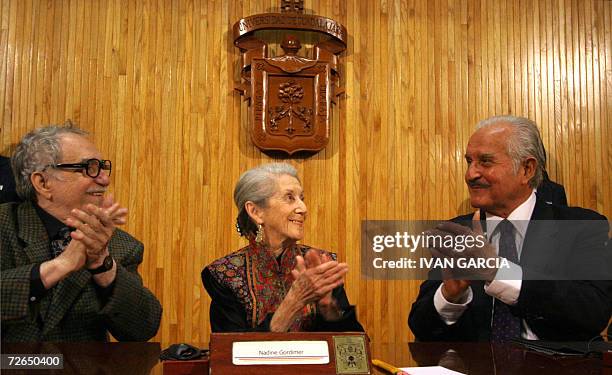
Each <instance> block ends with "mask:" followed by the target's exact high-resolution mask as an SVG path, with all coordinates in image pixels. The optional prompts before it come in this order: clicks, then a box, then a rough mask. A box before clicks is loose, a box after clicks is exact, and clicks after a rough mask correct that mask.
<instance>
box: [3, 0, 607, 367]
mask: <svg viewBox="0 0 612 375" xmlns="http://www.w3.org/2000/svg"><path fill="white" fill-rule="evenodd" d="M277 6H278V4H277V1H275V0H267V1H244V2H221V1H207V2H203V1H195V0H177V1H171V0H162V1H153V0H147V1H142V2H127V3H125V2H122V1H120V0H99V1H95V2H92V1H84V0H65V1H64V0H61V1H53V0H25V1H18V0H2V1H0V12H1V13H0V121H1V123H0V152H2V153H3V154H8V153H10V152H12V150H13V148H14V144H15V143H16V142H17V141H18V140H19V138H20V137H21V136H22V135H23V134H24V133H26V132H27V131H29V130H30V129H33V128H34V127H36V126H37V125H40V124H45V123H52V122H55V123H57V122H60V123H61V122H63V121H64V120H65V119H67V118H71V119H73V120H75V121H76V122H78V123H79V124H81V126H82V127H83V128H85V129H86V130H88V131H90V132H92V134H93V136H94V138H95V141H96V143H97V145H98V146H99V148H100V149H101V150H102V151H103V153H104V154H105V155H107V156H108V157H109V158H111V159H112V160H113V163H114V165H113V176H112V177H113V184H112V189H111V190H112V192H113V193H114V194H115V196H116V197H117V200H119V201H120V202H122V203H123V204H124V205H126V206H127V207H128V208H129V210H130V213H129V222H128V224H127V225H126V228H125V229H126V230H128V231H129V232H130V233H132V234H134V235H135V236H136V237H137V238H139V239H141V240H142V241H143V242H144V244H145V256H144V259H143V264H142V266H141V267H140V272H141V275H142V277H143V280H144V282H145V284H146V285H147V286H148V287H149V288H151V290H153V291H154V292H155V294H156V295H157V296H158V297H159V298H160V300H161V301H162V304H163V305H164V315H163V320H162V327H161V329H160V331H159V333H158V335H157V336H156V337H155V340H158V341H161V342H162V345H163V346H165V345H168V344H170V343H173V342H179V341H188V342H192V343H198V344H204V343H206V342H207V341H208V332H209V330H210V324H209V322H208V308H209V304H210V300H209V298H208V296H207V294H206V292H205V291H204V289H203V287H202V285H201V281H200V271H201V269H202V267H203V266H205V265H206V264H208V263H209V262H211V261H212V260H214V259H216V258H218V257H220V256H222V255H224V254H227V253H228V252H230V251H233V250H235V249H237V248H239V247H241V246H243V245H244V244H245V241H244V240H243V239H240V238H239V237H238V236H237V234H236V233H235V230H234V220H235V215H236V209H235V208H234V206H233V201H232V196H231V192H232V189H233V185H234V183H235V181H236V180H237V178H238V176H239V175H240V173H241V172H243V171H244V170H246V169H247V168H250V167H252V166H255V165H258V164H260V163H262V162H265V161H269V160H286V161H288V162H290V163H292V164H293V165H295V166H296V167H297V169H298V171H299V173H300V176H301V177H302V181H303V184H304V189H305V194H306V197H307V204H308V207H309V220H308V223H309V225H308V226H307V229H306V238H305V241H304V242H305V243H308V244H311V245H314V246H318V247H322V248H326V249H330V250H332V251H335V252H337V253H338V256H339V259H340V260H343V261H346V262H347V263H348V264H349V266H350V268H351V272H350V273H349V275H348V277H347V281H346V285H347V292H348V295H349V297H350V299H351V301H353V302H354V303H355V304H356V305H357V307H358V311H359V317H360V320H361V321H362V322H363V323H364V326H365V327H366V328H367V330H368V333H369V334H370V337H372V339H373V340H374V342H375V343H377V345H379V344H380V345H384V343H385V342H400V341H404V342H406V341H410V340H412V339H413V336H412V334H411V333H410V331H409V329H408V327H407V325H406V318H407V313H408V311H409V308H410V304H411V303H412V301H413V300H414V299H415V298H416V296H417V293H418V285H419V281H375V280H366V279H363V278H362V277H361V274H360V273H361V272H360V270H361V269H360V266H361V263H360V262H361V261H360V226H361V221H362V220H367V219H370V220H374V219H404V220H416V219H430V218H433V219H442V218H448V217H452V216H455V215H456V214H460V213H465V212H469V211H471V208H470V206H469V201H468V194H467V189H466V187H465V183H464V181H463V174H464V170H465V162H464V160H463V152H464V150H465V145H466V143H467V140H468V138H469V136H470V134H471V133H472V131H473V127H474V125H475V124H476V122H478V120H480V119H482V118H485V117H488V116H490V115H494V114H501V113H513V114H517V115H522V116H528V117H530V118H532V119H534V120H536V121H537V122H538V124H539V126H540V129H541V132H542V136H543V140H544V143H545V145H546V147H547V151H548V159H549V160H548V169H549V172H550V175H551V177H552V178H553V180H556V181H558V182H560V183H563V184H564V185H565V187H566V190H567V193H568V198H569V200H570V203H571V204H573V205H582V206H585V207H589V208H593V209H596V210H598V211H600V212H602V213H604V214H606V215H608V216H610V215H611V214H612V192H611V191H610V189H611V188H610V174H609V171H610V170H611V169H612V168H611V167H612V151H611V150H610V146H609V144H610V143H611V141H610V137H611V132H610V119H611V118H612V36H611V32H612V31H611V29H612V28H611V27H610V26H609V25H611V24H612V3H611V2H609V1H602V0H588V1H578V0H517V1H512V0H492V1H483V0H436V1H425V0H405V1H391V2H371V1H357V0H348V1H341V0H313V1H308V0H307V1H306V2H305V8H306V9H307V11H308V12H314V13H317V14H321V15H324V16H328V17H332V18H334V19H336V20H339V21H340V22H342V23H343V24H345V25H346V26H347V28H348V30H349V40H348V48H347V51H346V52H345V53H344V55H343V57H342V59H343V63H342V66H341V74H342V80H343V82H344V83H345V85H346V95H345V96H344V97H343V98H342V99H340V100H339V102H338V105H336V106H335V107H334V113H333V116H334V124H333V127H332V134H331V138H330V142H329V145H328V146H327V148H326V149H325V150H323V151H322V152H320V153H318V154H316V155H313V156H310V157H298V158H294V159H291V158H283V157H280V156H278V155H266V154H263V153H261V152H260V151H259V150H258V149H257V148H256V147H254V146H253V144H252V143H251V141H250V137H249V135H248V132H247V124H246V119H247V117H248V111H247V109H246V105H245V104H244V103H243V102H242V99H241V97H240V96H239V95H237V94H236V93H235V92H234V90H233V84H234V81H235V80H237V79H238V78H239V74H238V68H239V64H240V62H239V59H240V57H239V54H238V51H237V49H236V48H235V47H234V46H233V43H232V40H231V26H232V25H233V23H234V22H235V21H236V20H238V19H239V18H241V17H244V16H247V15H252V14H255V13H262V12H268V11H271V10H272V9H274V8H276V7H277ZM278 34H279V33H278V32H267V33H262V37H265V38H267V39H271V38H273V37H275V36H278ZM301 36H302V35H301ZM317 40H318V37H305V38H304V45H305V46H307V47H308V48H311V47H312V45H313V44H314V43H316V41H317ZM277 50H278V45H273V46H272V48H271V51H272V53H275V52H276V51H277ZM302 52H303V53H304V52H305V51H302ZM398 356H401V353H398Z"/></svg>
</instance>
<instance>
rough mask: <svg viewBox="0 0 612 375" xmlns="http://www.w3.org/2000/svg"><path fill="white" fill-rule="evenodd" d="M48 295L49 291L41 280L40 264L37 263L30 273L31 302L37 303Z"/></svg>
mask: <svg viewBox="0 0 612 375" xmlns="http://www.w3.org/2000/svg"><path fill="white" fill-rule="evenodd" d="M46 293H47V289H45V286H44V285H43V283H42V280H41V279H40V263H37V264H35V265H34V267H32V270H31V271H30V296H29V300H30V302H32V303H33V302H37V301H38V300H40V299H41V298H42V297H44V295H45V294H46Z"/></svg>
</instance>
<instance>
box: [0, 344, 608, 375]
mask: <svg viewBox="0 0 612 375" xmlns="http://www.w3.org/2000/svg"><path fill="white" fill-rule="evenodd" d="M371 351H372V357H373V358H378V359H382V360H384V361H386V362H389V363H392V364H394V365H397V366H400V367H404V366H415V365H420V366H436V365H442V366H444V367H447V368H450V369H453V370H456V371H459V372H463V373H467V374H470V375H480V374H482V375H492V374H501V375H504V374H518V375H531V374H534V375H548V374H553V375H570V374H571V375H573V374H576V375H590V374H593V375H595V374H597V375H612V367H605V366H604V365H603V362H602V361H601V360H598V359H593V358H578V359H576V358H561V359H555V358H551V357H548V356H544V355H541V354H537V353H532V352H526V351H524V350H522V349H520V348H518V347H516V346H513V345H491V344H488V343H410V344H376V343H372V344H371ZM2 353H20V354H24V353H61V354H63V356H64V370H56V371H36V372H32V371H31V370H30V371H21V372H17V371H6V370H2V374H3V375H4V374H32V373H40V374H113V375H115V374H130V375H131V374H149V373H153V374H162V366H161V364H160V363H159V353H160V345H159V343H39V344H2ZM193 365H194V363H189V362H187V363H186V364H185V366H191V367H194V366H193ZM374 374H382V372H379V371H378V370H374Z"/></svg>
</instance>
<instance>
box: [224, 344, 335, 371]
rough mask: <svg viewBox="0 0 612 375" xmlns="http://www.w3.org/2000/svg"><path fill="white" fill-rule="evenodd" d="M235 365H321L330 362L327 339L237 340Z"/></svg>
mask: <svg viewBox="0 0 612 375" xmlns="http://www.w3.org/2000/svg"><path fill="white" fill-rule="evenodd" d="M232 363H233V364H234V365H238V366H240V365H321V364H323V365H324V364H328V363H329V348H328V345H327V341H237V342H234V343H233V344H232Z"/></svg>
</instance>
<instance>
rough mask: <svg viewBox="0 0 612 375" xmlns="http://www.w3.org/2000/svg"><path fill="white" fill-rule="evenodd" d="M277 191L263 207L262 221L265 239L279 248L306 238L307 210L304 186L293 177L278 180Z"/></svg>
mask: <svg viewBox="0 0 612 375" xmlns="http://www.w3.org/2000/svg"><path fill="white" fill-rule="evenodd" d="M276 183H277V190H276V192H275V193H274V195H273V196H272V197H270V198H268V201H267V207H262V208H260V209H261V214H260V219H261V220H262V226H263V228H264V238H265V240H266V242H267V243H268V244H269V245H271V246H279V245H280V244H282V243H283V242H285V241H287V240H291V241H299V240H301V239H302V238H304V221H305V220H306V214H307V211H308V210H307V208H306V204H305V203H304V193H303V190H302V185H300V182H299V181H298V180H297V179H296V178H295V177H293V176H289V175H282V176H280V177H279V178H277V179H276Z"/></svg>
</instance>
